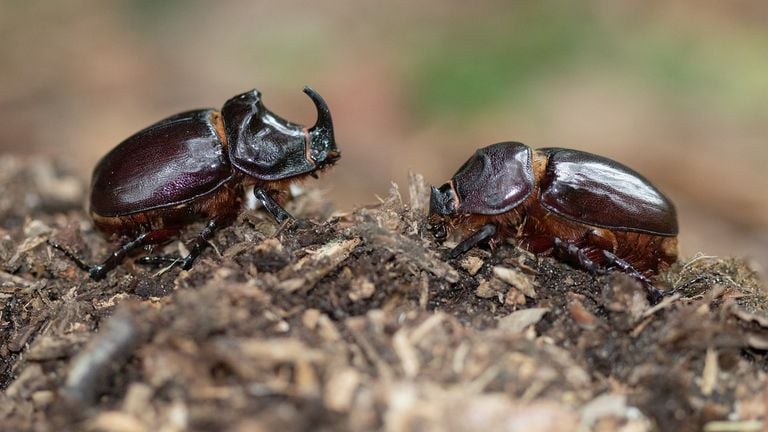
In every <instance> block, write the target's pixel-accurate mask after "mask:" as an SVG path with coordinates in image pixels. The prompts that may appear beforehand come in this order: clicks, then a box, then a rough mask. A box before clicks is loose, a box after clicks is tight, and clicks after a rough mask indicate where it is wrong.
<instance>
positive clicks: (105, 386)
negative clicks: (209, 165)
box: [0, 157, 768, 431]
mask: <svg viewBox="0 0 768 432" xmlns="http://www.w3.org/2000/svg"><path fill="white" fill-rule="evenodd" d="M316 184H321V183H313V185H316ZM0 185H2V191H3V193H2V196H0V258H1V260H2V261H1V262H2V263H3V267H2V268H1V269H0V270H1V271H0V389H1V390H2V393H0V419H2V422H1V423H0V425H1V426H0V429H3V430H39V431H48V430H95V431H101V430H104V431H156V430H166V431H173V430H232V431H246V430H256V431H261V430H263V431H273V430H281V431H294V430H314V431H322V430H352V431H363V430H386V431H442V430H455V431H463V430H483V431H494V430H520V431H534V430H541V431H569V430H574V431H577V430H600V431H656V430H660V431H670V430H675V431H699V430H710V431H716V430H721V431H724V430H729V431H735V430H743V431H747V430H750V431H759V430H767V428H768V426H767V423H766V412H768V386H767V384H768V382H767V380H766V376H767V375H766V374H767V373H768V291H766V288H765V287H764V285H763V284H762V282H761V281H760V280H759V279H758V276H757V273H756V271H755V270H754V269H753V268H752V267H751V266H750V263H749V262H748V261H746V260H743V259H739V258H716V257H707V256H694V257H693V258H691V259H687V260H685V261H681V262H680V263H678V264H677V265H675V266H674V267H673V268H672V269H671V270H670V271H669V272H668V273H665V274H662V275H660V276H659V277H658V279H657V281H656V283H657V284H658V286H659V287H661V288H664V289H670V288H679V290H678V291H677V292H676V294H674V295H671V296H667V297H665V299H664V300H663V301H662V302H661V303H660V304H658V305H655V306H651V305H649V303H648V301H647V299H646V297H645V294H644V293H643V290H642V288H641V287H640V286H639V285H638V284H637V283H636V282H634V281H633V280H631V279H629V278H627V277H625V276H623V275H621V274H608V275H593V274H589V273H585V272H583V271H580V270H576V269H573V268H571V267H569V266H567V265H565V264H563V263H560V262H558V261H556V260H553V259H551V258H539V257H536V256H532V255H530V254H528V253H526V252H524V251H522V250H520V249H518V248H517V247H515V245H514V244H503V245H501V246H500V247H498V248H497V249H496V250H494V251H488V250H484V249H474V250H472V251H470V252H469V253H468V254H467V255H466V256H465V257H464V258H462V259H460V260H445V259H444V258H443V257H444V254H445V252H446V251H447V250H448V247H450V246H451V244H450V243H447V244H442V245H441V244H438V243H435V242H434V241H433V240H432V239H431V236H430V235H429V234H428V233H427V232H426V230H425V227H424V224H423V214H424V211H425V203H426V202H427V201H426V188H425V186H424V182H423V180H422V179H421V178H420V177H419V176H418V175H412V176H411V182H410V184H409V185H408V191H404V190H400V189H398V188H397V186H393V188H392V190H391V191H390V193H389V195H388V196H387V197H386V198H383V199H381V200H380V202H379V203H376V204H374V205H371V206H367V207H365V208H360V209H357V210H355V211H352V212H338V211H334V209H333V208H332V207H331V206H330V205H328V204H327V203H328V199H327V197H325V196H324V195H323V194H322V193H320V192H318V191H316V190H312V189H307V190H305V191H304V192H303V193H301V194H299V195H298V196H297V197H295V198H294V199H293V200H292V201H290V202H289V203H288V207H287V208H288V210H289V212H291V213H292V214H293V215H294V216H296V217H297V222H296V223H294V224H293V225H290V226H286V227H282V229H279V228H278V227H276V226H275V225H274V223H273V222H272V221H271V220H270V219H269V217H268V216H267V215H265V214H264V213H263V212H262V211H259V210H246V211H244V212H243V213H242V214H241V216H240V217H239V219H238V220H237V222H236V223H235V224H233V225H232V226H230V227H228V228H225V229H222V230H221V231H219V232H218V233H217V234H216V236H215V237H214V239H213V240H212V241H211V243H212V246H213V247H212V248H210V249H209V250H208V251H206V253H204V254H203V255H202V256H201V257H200V258H199V259H198V261H197V262H196V263H195V265H194V267H193V268H192V269H191V270H190V271H183V270H180V269H178V268H172V269H157V268H151V267H143V266H140V265H138V264H136V263H134V262H133V261H132V260H131V259H129V260H126V262H125V263H124V264H123V265H122V266H120V267H118V268H117V269H115V270H114V271H112V272H111V273H110V274H109V275H108V277H107V278H106V279H105V280H103V281H99V282H94V281H91V280H89V279H87V278H86V277H85V275H84V274H83V272H81V271H80V270H78V269H77V268H76V267H75V266H73V265H72V263H71V262H70V261H68V260H67V259H66V258H64V257H63V256H62V255H61V254H60V253H59V252H57V251H55V250H52V249H51V248H50V247H49V246H48V244H47V243H46V240H48V239H55V240H57V241H59V242H60V243H63V244H66V245H68V247H70V248H71V249H72V250H74V251H76V253H77V254H80V255H82V256H84V257H86V258H87V259H88V260H89V261H93V262H95V261H97V260H99V259H103V258H104V257H106V256H107V255H108V254H109V253H110V252H111V251H112V250H113V249H114V248H115V247H116V244H115V243H110V242H108V241H107V240H105V239H104V238H103V237H102V236H101V235H100V234H99V233H98V232H96V231H94V229H93V227H92V225H91V222H90V220H89V219H88V217H87V214H86V213H85V212H84V211H83V208H84V205H83V203H84V201H85V188H84V187H83V185H82V184H81V183H80V182H78V181H77V180H76V178H75V177H73V176H72V175H71V174H70V173H68V172H67V171H66V170H64V169H62V168H61V167H60V166H58V165H57V164H55V163H53V162H51V161H45V160H35V161H31V160H29V161H28V160H20V159H17V158H10V157H2V158H0ZM199 228H200V226H193V227H191V228H190V230H189V231H188V232H187V233H186V234H185V236H184V237H183V238H182V239H181V240H180V241H178V242H174V243H172V244H169V245H167V246H166V247H165V248H166V249H165V252H170V253H178V251H182V252H183V251H184V249H185V247H184V244H185V243H184V242H187V241H189V240H190V239H191V238H193V236H194V233H195V231H196V229H199Z"/></svg>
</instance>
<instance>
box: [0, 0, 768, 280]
mask: <svg viewBox="0 0 768 432" xmlns="http://www.w3.org/2000/svg"><path fill="white" fill-rule="evenodd" d="M766 22H768V3H766V2H764V1H761V0H755V1H731V2H717V1H701V0H696V1H694V0H674V1H668V2H663V1H646V2H614V1H609V0H603V1H600V0H595V1H565V0H563V1H522V2H507V1H486V2H461V1H434V0H431V1H422V2H413V1H405V0H395V1H388V2H365V1H359V0H338V1H333V2H293V1H282V2H267V1H245V0H233V1H228V2H204V1H179V0H173V1H163V2H160V1H151V0H142V1H111V2H106V1H95V0H94V1H79V0H74V1H68V2H48V1H22V0H3V1H0V130H1V131H2V133H0V151H2V152H4V153H17V154H25V155H54V156H56V157H58V158H61V159H62V160H64V161H66V163H68V164H69V165H70V166H72V167H73V168H74V169H75V170H77V172H79V173H80V174H81V176H82V177H83V179H86V180H87V179H88V178H89V176H90V171H91V169H92V167H93V165H94V163H95V162H96V161H97V159H98V158H99V157H100V156H101V155H103V154H104V153H105V152H107V151H108V150H109V149H110V148H111V147H113V146H114V145H115V144H117V143H118V142H120V141H121V140H122V139H124V138H126V137H127V136H129V135H130V134H132V133H133V132H136V131H138V130H139V129H141V128H143V127H145V126H147V125H149V124H151V123H153V122H154V121H157V120H159V119H161V118H163V117H165V116H168V115H170V114H174V113H176V112H179V111H183V110H187V109H191V108H198V107H216V108H218V107H220V106H221V104H222V103H223V102H224V101H225V100H226V99H227V98H229V97H231V96H233V95H235V94H237V93H240V92H243V91H245V90H248V89H250V88H253V87H257V88H259V89H260V90H261V91H262V93H263V95H264V100H265V103H266V104H267V106H268V107H269V108H270V109H272V110H273V111H274V112H276V113H278V114H279V115H281V116H283V117H285V118H287V119H289V120H291V121H296V122H301V123H309V124H311V123H312V122H314V110H313V107H312V104H311V103H310V101H309V99H308V98H306V96H304V95H303V94H302V93H301V89H302V86H303V85H305V84H309V85H311V86H313V87H314V88H315V89H317V90H318V91H319V92H320V93H321V94H322V95H323V96H324V97H325V98H326V100H327V101H328V103H329V105H330V106H331V109H332V111H333V115H334V119H335V123H336V134H337V140H338V143H339V146H340V148H341V149H342V151H343V154H344V158H343V159H342V161H341V162H340V163H339V165H338V166H337V167H336V168H335V169H334V170H331V171H329V172H328V174H327V175H326V176H325V177H324V179H323V180H322V182H316V181H310V183H309V184H310V185H313V186H314V185H317V186H321V187H323V188H327V189H328V190H329V192H328V197H329V199H331V200H333V201H334V202H335V203H336V204H337V207H338V208H339V209H350V208H352V207H353V206H355V205H363V204H367V203H371V202H373V201H375V196H374V194H379V195H384V194H386V193H387V189H388V188H389V184H390V181H396V182H398V183H400V184H401V185H405V179H406V177H407V171H408V170H409V169H411V170H415V171H417V172H421V173H423V174H424V176H425V177H426V179H427V181H429V182H431V183H440V182H443V181H444V180H446V179H447V178H448V177H450V175H451V174H452V173H453V172H454V171H455V169H456V168H458V166H459V165H460V164H461V163H462V162H463V161H464V160H465V159H466V158H467V157H468V156H469V155H470V154H471V153H472V152H473V151H474V149H475V148H476V147H480V146H485V145H488V144H491V143H494V142H497V141H502V140H519V141H523V142H525V143H527V144H529V145H532V146H534V147H543V146H564V147H572V148H577V149H583V150H587V151H592V152H597V153H600V154H603V155H606V156H609V157H612V158H615V159H617V160H620V161H622V162H624V163H626V164H628V165H630V166H632V167H634V168H635V169H637V170H638V171H640V172H641V173H643V174H644V175H646V176H647V177H649V178H650V179H652V180H653V181H654V182H655V183H656V184H657V185H658V186H659V187H660V188H661V189H662V190H664V191H665V192H667V194H668V195H669V196H670V197H671V198H672V199H673V200H674V201H675V202H676V203H677V205H678V212H679V215H680V219H681V227H682V234H681V240H682V252H683V254H684V255H686V256H690V255H692V254H694V253H696V252H699V251H702V252H704V253H707V254H716V255H737V256H750V257H753V258H754V259H755V260H756V261H757V262H758V263H760V264H761V265H762V267H763V268H767V267H766V266H768V197H766V189H767V188H768V174H766V166H768V142H767V141H768V139H767V138H768V27H766V25H765V23H766Z"/></svg>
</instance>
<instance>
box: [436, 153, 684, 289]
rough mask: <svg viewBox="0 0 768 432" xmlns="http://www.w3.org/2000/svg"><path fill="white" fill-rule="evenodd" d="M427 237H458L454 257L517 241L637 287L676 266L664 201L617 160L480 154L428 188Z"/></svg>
mask: <svg viewBox="0 0 768 432" xmlns="http://www.w3.org/2000/svg"><path fill="white" fill-rule="evenodd" d="M428 223H429V229H430V231H431V232H432V234H433V235H434V236H435V237H436V238H437V239H439V240H443V239H445V238H446V237H447V235H448V231H450V230H458V231H459V232H461V233H462V234H464V235H465V236H466V237H465V238H464V239H463V240H462V241H461V242H460V243H459V244H458V245H457V246H456V247H455V248H454V249H453V250H452V251H451V252H450V253H449V257H451V258H456V257H458V256H460V255H461V254H463V253H465V252H466V251H468V250H469V249H471V248H473V247H474V246H476V245H477V244H479V243H482V242H487V241H490V242H494V241H497V240H499V239H502V238H507V237H516V238H518V239H519V243H520V245H521V246H522V247H524V248H526V249H527V250H530V251H532V252H534V253H537V254H554V255H556V256H558V257H560V258H562V259H564V260H566V261H569V262H571V263H573V264H576V265H578V266H580V267H582V268H585V269H588V270H591V271H598V272H599V271H604V270H606V269H610V268H615V269H619V270H621V271H623V272H625V273H627V274H629V275H630V276H632V277H635V278H636V279H638V280H640V281H641V282H642V283H643V285H644V286H646V288H648V289H649V294H650V295H651V297H652V298H654V299H655V298H658V292H657V291H656V290H655V288H653V286H652V285H651V283H650V281H649V279H648V277H649V276H650V275H652V274H654V273H657V272H659V271H660V270H664V269H666V268H668V267H669V265H670V264H672V263H673V262H675V261H676V259H677V233H678V226H677V216H676V213H675V207H674V205H673V204H672V202H671V201H670V200H669V199H668V198H667V197H666V196H664V194H662V193H661V192H660V191H659V190H658V189H657V188H656V187H655V186H653V185H652V184H651V183H650V182H649V181H648V180H646V179H645V178H644V177H643V176H641V175H640V174H638V173H637V172H635V171H634V170H632V169H631V168H628V167H626V166H624V165H622V164H620V163H618V162H616V161H613V160H611V159H608V158H605V157H602V156H598V155H594V154H591V153H587V152H583V151H578V150H568V149H561V148H542V149H536V150H533V149H531V148H529V147H528V146H526V145H524V144H521V143H518V142H502V143H498V144H494V145H491V146H489V147H485V148H481V149H479V150H477V152H475V154H474V155H473V156H472V157H471V158H470V159H469V160H468V161H467V162H466V163H464V165H462V166H461V168H459V170H458V171H457V172H456V174H455V175H454V176H453V178H452V179H451V180H450V181H448V182H447V183H445V184H443V185H442V186H440V187H439V188H436V187H434V186H433V187H432V193H431V200H430V211H429V217H428Z"/></svg>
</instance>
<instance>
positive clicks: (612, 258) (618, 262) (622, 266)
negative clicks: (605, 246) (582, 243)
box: [603, 250, 664, 304]
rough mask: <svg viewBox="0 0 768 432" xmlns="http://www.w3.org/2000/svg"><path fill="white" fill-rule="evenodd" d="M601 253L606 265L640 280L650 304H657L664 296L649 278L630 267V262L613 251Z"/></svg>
mask: <svg viewBox="0 0 768 432" xmlns="http://www.w3.org/2000/svg"><path fill="white" fill-rule="evenodd" d="M603 255H604V256H605V257H606V258H607V259H608V265H609V266H610V267H615V268H617V269H619V270H621V271H622V272H624V273H625V274H627V275H628V276H630V277H632V278H634V279H635V280H637V281H638V282H640V284H641V285H642V286H643V288H645V290H646V291H647V292H648V300H649V301H650V302H651V304H657V303H658V302H660V301H661V298H662V297H663V296H664V292H662V291H661V290H659V289H658V288H656V287H655V286H653V283H651V280H650V279H648V278H647V277H645V275H644V274H642V273H640V272H639V271H637V269H635V268H634V267H632V264H630V263H628V262H627V261H626V260H624V259H621V258H619V257H618V256H616V255H615V254H614V253H612V252H608V251H607V250H604V251H603Z"/></svg>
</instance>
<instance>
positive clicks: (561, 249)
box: [552, 237, 605, 274]
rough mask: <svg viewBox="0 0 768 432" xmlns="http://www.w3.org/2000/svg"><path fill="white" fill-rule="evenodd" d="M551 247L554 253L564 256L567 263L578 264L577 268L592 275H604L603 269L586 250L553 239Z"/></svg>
mask: <svg viewBox="0 0 768 432" xmlns="http://www.w3.org/2000/svg"><path fill="white" fill-rule="evenodd" d="M552 247H553V249H554V251H555V252H556V253H561V254H564V255H565V257H564V258H566V259H567V260H568V261H570V262H573V263H575V264H578V265H579V267H581V268H583V269H585V270H587V271H590V272H592V273H600V274H602V273H605V268H603V267H602V266H600V265H599V264H598V263H596V262H595V261H594V260H592V259H591V258H590V257H589V256H587V249H585V248H581V247H579V246H577V245H576V244H574V243H571V242H569V241H566V240H563V239H561V238H559V237H555V238H554V241H553V243H552Z"/></svg>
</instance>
